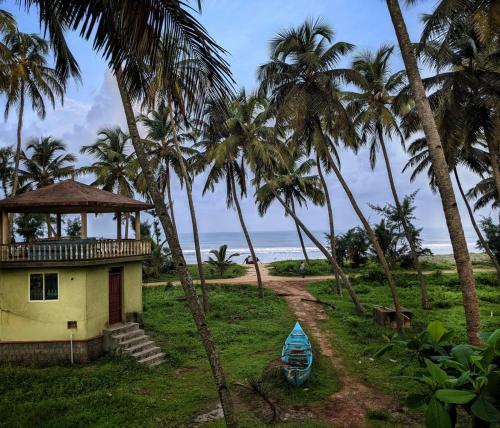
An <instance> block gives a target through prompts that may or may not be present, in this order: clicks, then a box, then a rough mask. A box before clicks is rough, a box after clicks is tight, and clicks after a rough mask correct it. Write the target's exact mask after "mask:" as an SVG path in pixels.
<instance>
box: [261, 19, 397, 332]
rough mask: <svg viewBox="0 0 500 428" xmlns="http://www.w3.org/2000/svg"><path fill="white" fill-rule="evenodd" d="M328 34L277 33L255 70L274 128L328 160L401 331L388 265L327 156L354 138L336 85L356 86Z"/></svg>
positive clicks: (316, 27)
mask: <svg viewBox="0 0 500 428" xmlns="http://www.w3.org/2000/svg"><path fill="white" fill-rule="evenodd" d="M333 36H334V34H333V30H332V29H331V28H330V27H328V26H327V25H325V24H323V23H322V22H321V21H316V22H312V21H306V22H305V23H304V24H302V25H301V26H300V27H298V28H296V29H291V30H288V31H286V32H282V33H280V34H278V36H277V37H276V38H275V39H274V40H272V42H271V51H272V53H271V61H270V62H268V63H267V64H264V65H262V66H260V68H259V79H260V81H261V87H260V90H261V92H262V93H269V94H270V95H271V102H272V104H273V106H274V108H275V109H276V111H277V119H276V121H277V126H278V127H280V126H282V124H283V123H286V124H287V125H289V126H290V127H291V128H292V129H293V131H294V138H296V139H297V140H299V141H302V142H303V143H304V144H305V145H306V147H307V148H314V150H315V151H316V153H317V154H318V155H319V156H320V157H326V158H327V159H328V161H329V165H330V167H331V169H332V171H333V172H334V174H335V176H336V177H337V179H338V180H339V182H340V184H341V185H342V187H343V189H344V191H345V193H346V194H347V197H348V198H349V201H350V202H351V205H352V207H353V209H354V211H355V212H356V214H357V215H358V217H359V219H360V220H361V222H362V224H363V226H364V228H365V229H366V231H367V233H368V236H369V238H370V240H371V241H372V244H373V246H374V248H375V251H376V253H377V256H378V259H379V261H380V264H381V265H382V268H383V270H384V273H385V274H386V277H387V280H388V284H389V289H390V291H391V295H392V299H393V302H394V308H395V311H396V316H397V320H398V327H399V328H400V329H402V328H403V325H404V322H403V315H402V313H401V305H400V302H399V297H398V292H397V290H396V285H395V282H394V278H393V276H392V273H391V271H390V268H389V264H388V263H387V260H386V258H385V256H384V253H383V251H382V249H381V248H380V245H379V243H378V241H377V237H376V235H375V233H374V232H373V230H372V228H371V226H370V224H369V223H368V221H367V219H366V218H365V216H364V214H363V212H362V211H361V209H360V207H359V206H358V204H357V202H356V200H355V198H354V196H353V194H352V192H351V190H350V188H349V186H348V184H347V182H346V180H345V179H344V177H343V176H342V174H341V172H340V169H339V168H338V166H337V165H336V163H335V162H334V159H333V157H332V154H331V147H332V145H333V141H334V140H337V139H338V138H342V139H343V140H344V141H345V142H346V143H348V144H350V145H354V144H355V142H356V140H357V136H356V133H355V130H354V127H353V125H352V122H351V120H350V117H349V115H348V112H347V111H346V110H345V108H344V106H343V104H342V102H341V94H340V90H339V88H338V84H339V82H340V81H342V80H344V81H349V82H354V83H355V82H356V79H357V77H358V73H356V72H354V71H353V70H350V69H337V68H334V66H335V65H336V64H337V63H338V61H339V60H340V58H341V57H342V55H345V54H346V53H348V52H349V51H351V50H352V48H353V46H352V45H351V44H349V43H345V42H337V43H334V44H332V40H333Z"/></svg>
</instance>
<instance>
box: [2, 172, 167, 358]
mask: <svg viewBox="0 0 500 428" xmlns="http://www.w3.org/2000/svg"><path fill="white" fill-rule="evenodd" d="M149 208H151V206H150V205H149V204H146V203H144V202H140V201H136V200H134V199H130V198H126V197H123V196H120V195H116V194H113V193H110V192H105V191H102V190H99V189H96V188H95V187H92V186H87V185H85V184H82V183H78V182H75V181H73V180H66V181H63V182H60V183H57V184H54V185H51V186H47V187H44V188H41V189H38V190H35V191H32V192H27V193H23V194H20V195H17V196H15V197H12V198H7V199H4V200H2V201H0V211H1V217H0V225H1V228H0V230H1V233H0V240H1V241H0V244H1V245H0V362H19V363H63V362H67V361H76V362H84V361H88V360H89V359H92V358H94V357H97V356H99V355H101V354H102V353H103V352H104V351H105V350H106V349H115V348H116V347H117V345H119V344H120V343H122V342H123V343H125V345H126V346H125V345H124V346H123V347H124V348H126V347H128V348H129V351H130V353H132V354H133V355H134V356H136V357H137V358H138V359H139V360H141V359H142V360H145V361H146V362H156V361H159V360H161V355H158V354H159V352H158V351H159V348H157V347H155V346H153V345H154V344H152V342H150V341H148V340H147V336H144V335H143V332H142V330H140V328H139V326H140V324H141V323H142V261H143V259H144V258H145V257H147V256H149V255H150V252H151V247H150V242H149V241H147V240H141V237H140V211H141V210H144V209H149ZM132 212H133V213H135V214H134V215H135V239H122V237H121V223H122V222H121V219H122V213H125V214H124V215H129V214H130V213H132ZM10 213H45V214H47V218H48V219H49V218H50V214H55V215H56V217H55V218H56V221H55V223H56V224H55V228H53V227H52V225H50V227H48V237H46V238H45V239H39V240H36V241H34V242H27V243H26V242H24V243H17V242H16V243H12V242H9V241H10V233H9V214H10ZM68 213H78V214H80V215H81V225H82V227H81V236H79V237H77V238H75V237H72V238H67V237H63V236H62V233H61V232H62V230H61V229H62V227H61V226H62V215H63V214H68ZM88 213H115V217H116V219H117V237H116V239H114V240H111V239H97V238H93V237H88V236H87V214H88ZM50 223H51V221H50V220H49V221H48V224H50ZM139 338H141V339H142V340H139ZM133 339H135V340H133ZM141 345H143V346H141ZM148 350H149V352H148ZM154 355H157V358H156V359H155V358H152V357H154ZM162 355H163V354H162Z"/></svg>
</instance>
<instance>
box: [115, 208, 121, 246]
mask: <svg viewBox="0 0 500 428" xmlns="http://www.w3.org/2000/svg"><path fill="white" fill-rule="evenodd" d="M116 239H118V240H119V241H120V240H121V239H122V213H121V212H119V213H116Z"/></svg>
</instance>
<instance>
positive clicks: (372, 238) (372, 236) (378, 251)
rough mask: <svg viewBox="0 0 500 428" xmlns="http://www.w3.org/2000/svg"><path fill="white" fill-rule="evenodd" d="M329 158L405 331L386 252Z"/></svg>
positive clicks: (397, 318) (397, 319)
mask: <svg viewBox="0 0 500 428" xmlns="http://www.w3.org/2000/svg"><path fill="white" fill-rule="evenodd" d="M328 158H329V161H330V163H331V166H332V169H333V172H334V173H335V175H336V177H337V179H338V180H339V182H340V184H341V185H342V187H343V189H344V191H345V193H346V195H347V197H348V198H349V201H350V202H351V205H352V207H353V209H354V211H355V212H356V214H357V216H358V217H359V219H360V220H361V223H362V224H363V226H364V228H365V230H366V233H367V234H368V238H369V239H370V241H371V243H372V245H373V248H374V249H375V253H376V254H377V257H378V260H379V262H380V264H381V266H382V269H383V271H384V273H385V276H386V278H387V282H388V284H389V289H390V291H391V296H392V301H393V303H394V311H395V312H396V322H397V326H398V329H399V330H403V329H404V318H403V314H402V313H401V304H400V302H399V296H398V290H397V289H396V283H395V282H394V278H393V276H392V273H391V269H390V268H389V263H387V259H386V258H385V255H384V252H383V251H382V248H381V247H380V244H379V242H378V239H377V236H376V235H375V232H374V231H373V229H372V227H371V226H370V223H368V220H367V219H366V217H365V216H364V214H363V212H362V211H361V208H359V205H358V203H357V202H356V199H354V196H353V194H352V192H351V189H350V188H349V186H348V185H347V183H346V181H345V180H344V177H343V176H342V174H341V173H340V170H339V169H338V167H337V165H336V164H335V162H334V161H333V158H332V155H331V153H330V152H329V151H328Z"/></svg>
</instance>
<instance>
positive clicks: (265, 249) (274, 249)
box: [183, 247, 320, 254]
mask: <svg viewBox="0 0 500 428" xmlns="http://www.w3.org/2000/svg"><path fill="white" fill-rule="evenodd" d="M212 250H213V248H202V249H201V252H202V253H203V254H208V253H210V251H212ZM254 250H255V252H256V253H266V254H270V253H302V248H301V247H254ZM306 251H307V252H308V253H309V252H319V251H320V250H319V249H318V248H316V247H306ZM183 252H184V254H196V250H194V249H188V250H183ZM227 252H228V253H240V254H241V253H248V252H249V250H248V248H228V249H227Z"/></svg>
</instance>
